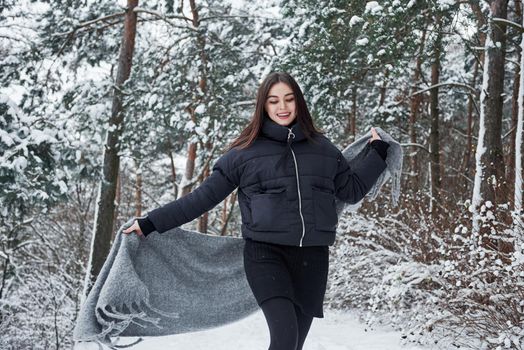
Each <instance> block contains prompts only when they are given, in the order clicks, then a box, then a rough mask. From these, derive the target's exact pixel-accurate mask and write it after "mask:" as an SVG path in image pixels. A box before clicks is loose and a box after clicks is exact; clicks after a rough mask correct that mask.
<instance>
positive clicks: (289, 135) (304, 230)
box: [287, 128, 306, 247]
mask: <svg viewBox="0 0 524 350" xmlns="http://www.w3.org/2000/svg"><path fill="white" fill-rule="evenodd" d="M288 129H289V133H288V134H287V141H288V143H289V138H290V137H291V135H293V138H295V134H293V131H292V130H291V128H288ZM289 148H290V149H291V154H292V155H293V162H294V163H295V174H296V176H297V189H298V212H299V213H300V220H301V221H302V237H300V247H302V240H303V239H304V235H305V233H306V226H305V225H304V216H303V215H302V197H301V196H300V181H299V179H298V165H297V158H296V157H295V152H293V148H292V147H291V144H289Z"/></svg>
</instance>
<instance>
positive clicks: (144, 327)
mask: <svg viewBox="0 0 524 350" xmlns="http://www.w3.org/2000/svg"><path fill="white" fill-rule="evenodd" d="M376 130H377V133H378V134H379V135H380V137H381V138H382V139H383V140H384V141H387V142H389V143H390V147H389V148H388V155H387V158H386V164H387V168H386V170H384V172H383V173H382V174H381V175H380V177H379V179H378V181H377V182H376V183H375V185H374V186H373V188H372V189H371V190H370V192H369V193H368V195H367V196H370V197H371V198H372V199H373V198H375V197H376V196H377V194H378V192H379V190H380V188H381V187H382V185H383V184H384V183H385V182H386V181H387V180H388V179H389V177H392V178H393V179H394V181H393V184H392V199H393V203H394V204H395V205H396V204H397V203H398V196H399V192H400V171H401V168H402V150H401V147H400V145H399V144H398V142H396V141H395V140H393V139H392V138H391V136H389V135H388V134H387V133H386V132H384V131H383V130H382V129H380V128H378V127H377V128H376ZM370 137H371V133H370V132H368V134H366V135H364V136H362V137H361V138H359V139H358V140H356V141H355V142H354V143H352V144H351V145H349V146H348V147H347V148H346V149H344V151H343V152H342V153H343V154H344V156H345V157H346V158H347V159H348V161H349V162H350V165H351V162H356V161H358V158H359V155H362V153H361V152H364V151H365V150H366V147H365V146H366V143H367V142H368V140H369V139H370ZM368 150H369V149H368ZM361 202H362V201H361ZM361 202H359V203H357V204H354V205H349V204H345V203H343V202H337V211H338V212H339V214H340V213H341V212H342V210H343V209H344V207H345V206H346V205H347V206H348V207H349V209H350V210H356V209H357V208H358V207H359V206H360V204H361ZM135 219H137V218H136V217H135V218H131V219H130V220H129V221H127V222H126V223H125V224H123V225H122V226H121V227H120V228H119V230H118V232H117V234H116V238H115V241H114V243H113V245H112V247H111V250H110V252H109V256H108V258H107V259H106V261H105V263H104V266H103V268H102V271H101V272H100V274H99V276H98V278H97V280H96V282H95V284H94V286H93V288H92V290H91V292H90V293H89V295H88V297H87V299H86V301H85V302H84V303H83V305H82V307H81V309H80V313H79V316H78V318H77V322H76V325H75V329H74V332H73V338H74V340H75V341H95V342H98V343H99V344H101V343H105V344H106V345H109V346H113V345H114V344H112V343H111V339H110V337H115V336H117V335H119V336H161V335H168V334H178V333H185V332H192V331H199V330H204V329H208V328H212V327H217V326H222V325H225V324H228V323H231V322H233V321H237V320H240V319H242V318H244V317H246V316H248V315H250V314H252V313H253V312H255V311H256V310H258V305H257V303H256V301H255V299H254V296H253V294H252V292H251V290H250V288H249V285H248V283H247V279H246V276H245V272H244V268H243V247H244V240H243V239H242V238H240V237H231V236H215V235H207V234H202V233H199V232H196V231H191V230H185V229H182V228H180V227H177V228H174V229H171V230H169V231H168V232H166V233H163V234H158V233H157V232H152V233H151V234H150V235H148V236H147V238H145V237H143V236H137V235H136V234H134V233H132V234H129V235H124V234H122V233H121V231H122V230H124V229H125V228H127V227H129V226H130V225H131V224H132V223H133V221H134V220H135Z"/></svg>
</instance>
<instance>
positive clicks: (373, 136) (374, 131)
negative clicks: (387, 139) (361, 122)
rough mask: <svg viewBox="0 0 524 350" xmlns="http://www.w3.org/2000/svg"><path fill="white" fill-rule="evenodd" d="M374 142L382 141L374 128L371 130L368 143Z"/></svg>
mask: <svg viewBox="0 0 524 350" xmlns="http://www.w3.org/2000/svg"><path fill="white" fill-rule="evenodd" d="M375 140H382V139H381V138H380V136H378V134H377V131H376V130H375V128H371V138H370V139H369V141H368V142H369V143H371V142H373V141H375Z"/></svg>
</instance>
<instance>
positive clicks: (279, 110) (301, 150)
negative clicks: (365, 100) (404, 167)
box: [123, 72, 389, 350]
mask: <svg viewBox="0 0 524 350" xmlns="http://www.w3.org/2000/svg"><path fill="white" fill-rule="evenodd" d="M371 132H372V138H371V139H370V143H369V144H368V146H367V147H366V150H365V155H364V157H363V158H362V160H361V161H360V163H359V164H358V166H355V167H353V168H350V167H349V165H348V162H347V161H346V159H345V158H344V156H343V155H342V153H341V152H340V150H339V149H338V148H337V147H336V146H334V145H333V144H332V143H331V141H329V139H327V138H326V137H325V136H324V135H323V134H322V133H321V132H320V131H319V130H317V129H316V127H315V126H314V124H313V120H312V118H311V115H310V114H309V111H308V108H307V106H306V102H305V100H304V96H303V94H302V91H301V90H300V87H299V86H298V84H297V83H296V81H295V80H294V79H293V78H292V77H291V76H290V75H289V74H287V73H283V72H274V73H271V74H269V75H268V76H267V77H266V79H264V81H263V82H262V84H261V86H260V87H259V89H258V93H257V100H256V106H255V112H254V114H253V117H252V119H251V121H250V122H249V124H248V125H247V126H246V128H245V129H244V130H243V131H242V132H241V134H240V136H239V137H238V138H237V139H236V140H234V141H233V142H232V143H231V145H230V146H229V147H228V150H227V151H226V152H225V154H224V155H222V156H221V157H220V158H219V159H218V160H217V162H216V163H215V165H214V166H213V172H212V174H211V175H210V176H209V177H207V178H206V179H205V180H204V181H203V182H202V184H201V185H200V186H198V187H197V188H196V189H194V190H193V191H192V192H191V193H189V194H187V195H185V196H183V197H181V198H179V199H178V200H175V201H173V202H171V203H168V204H166V205H164V206H162V207H160V208H157V209H155V210H152V211H150V212H149V213H148V214H147V216H146V217H144V218H140V219H138V220H137V221H135V222H134V223H133V225H132V226H130V227H129V228H128V229H126V230H124V231H123V232H124V233H126V234H127V233H130V232H136V233H137V234H139V235H140V234H143V235H148V234H149V233H151V232H153V231H157V232H158V233H162V232H165V231H167V230H169V229H171V228H174V227H178V226H180V225H183V224H184V223H187V222H189V221H191V220H193V219H195V218H197V217H199V216H200V215H202V214H203V213H204V212H206V211H208V210H210V209H211V208H213V207H214V206H216V205H217V204H218V203H220V202H221V201H222V200H224V199H225V198H226V197H227V196H228V195H229V194H230V193H231V192H232V191H233V190H235V189H236V188H237V187H238V202H239V207H240V212H241V216H242V225H241V231H242V237H243V238H244V239H245V245H244V268H245V272H246V277H247V280H248V283H249V286H250V288H251V290H252V291H253V294H254V297H255V299H256V301H257V303H258V305H259V306H260V308H261V309H262V311H263V313H264V316H265V318H266V321H267V324H268V327H269V332H270V337H271V343H270V347H269V349H270V350H280V349H283V350H291V349H297V350H300V349H302V346H303V344H304V341H305V339H306V335H307V333H308V331H309V328H310V326H311V323H312V321H313V317H319V318H322V317H323V316H324V315H323V310H322V305H323V301H324V294H325V291H326V282H327V276H328V259H329V246H330V245H332V244H333V243H334V241H335V232H336V227H337V223H338V217H337V212H336V205H335V197H336V198H338V199H340V200H342V201H345V202H348V203H356V202H358V201H360V200H361V199H362V198H363V197H364V196H365V195H366V193H367V192H368V191H369V190H370V189H371V187H372V186H373V184H374V183H375V182H376V180H377V179H378V177H379V175H380V174H381V173H382V171H383V170H384V169H385V168H386V163H385V161H384V160H385V157H386V153H387V148H388V147H389V144H388V143H387V142H384V141H382V140H381V139H380V137H379V136H378V134H377V133H376V132H375V130H374V129H373V128H372V129H371Z"/></svg>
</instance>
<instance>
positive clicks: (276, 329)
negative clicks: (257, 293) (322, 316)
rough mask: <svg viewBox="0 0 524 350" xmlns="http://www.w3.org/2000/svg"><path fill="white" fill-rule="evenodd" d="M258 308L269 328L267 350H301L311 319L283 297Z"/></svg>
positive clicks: (269, 300) (270, 299)
mask: <svg viewBox="0 0 524 350" xmlns="http://www.w3.org/2000/svg"><path fill="white" fill-rule="evenodd" d="M260 307H261V308H262V311H263V312H264V316H265V317H266V321H267V324H268V326H269V334H270V336H271V344H270V345H269V350H302V346H303V345H304V341H305V340H306V336H307V333H308V332H309V328H310V326H311V322H312V321H313V317H312V316H308V315H304V314H303V313H302V311H301V310H300V307H298V306H297V305H295V304H294V303H293V302H292V301H291V299H288V298H285V297H273V298H269V299H267V300H265V301H264V302H263V303H262V304H261V305H260Z"/></svg>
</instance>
